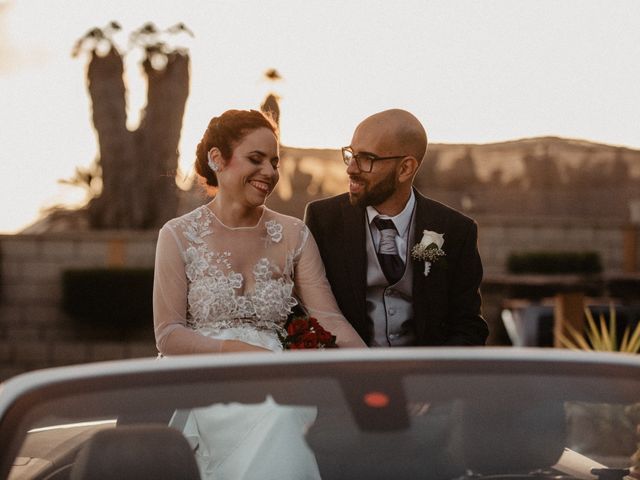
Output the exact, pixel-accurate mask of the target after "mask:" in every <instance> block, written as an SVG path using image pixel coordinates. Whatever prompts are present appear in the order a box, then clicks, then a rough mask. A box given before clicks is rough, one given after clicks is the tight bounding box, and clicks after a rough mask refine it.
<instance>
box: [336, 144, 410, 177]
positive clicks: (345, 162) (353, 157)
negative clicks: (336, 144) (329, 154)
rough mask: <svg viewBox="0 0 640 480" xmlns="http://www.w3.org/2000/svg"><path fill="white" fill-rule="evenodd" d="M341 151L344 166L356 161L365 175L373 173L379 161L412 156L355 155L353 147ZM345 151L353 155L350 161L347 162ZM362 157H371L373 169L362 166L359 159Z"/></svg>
mask: <svg viewBox="0 0 640 480" xmlns="http://www.w3.org/2000/svg"><path fill="white" fill-rule="evenodd" d="M340 151H341V153H342V161H343V162H344V164H345V165H346V166H347V167H348V166H349V165H350V164H351V160H355V161H356V165H357V167H358V170H360V171H361V172H363V173H371V172H372V171H373V164H374V163H375V162H377V161H378V160H393V159H398V158H406V157H409V156H410V155H392V156H390V157H379V156H378V155H376V154H374V153H368V152H366V153H355V152H354V151H353V149H352V148H351V147H342V148H341V149H340ZM345 151H346V152H349V153H351V158H350V159H349V160H347V158H346V157H345V156H344V152H345ZM362 156H367V157H369V158H368V159H369V160H370V161H371V167H370V168H369V170H364V169H363V168H362V167H361V166H360V161H359V160H358V157H362Z"/></svg>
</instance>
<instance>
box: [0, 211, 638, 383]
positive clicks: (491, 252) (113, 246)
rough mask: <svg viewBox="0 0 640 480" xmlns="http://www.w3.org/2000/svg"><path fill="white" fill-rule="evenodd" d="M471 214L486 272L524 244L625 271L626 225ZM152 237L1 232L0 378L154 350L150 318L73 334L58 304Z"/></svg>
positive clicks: (130, 259)
mask: <svg viewBox="0 0 640 480" xmlns="http://www.w3.org/2000/svg"><path fill="white" fill-rule="evenodd" d="M476 220H477V221H478V224H479V248H480V253H481V255H482V258H483V263H484V267H485V276H486V277H487V278H489V277H491V275H494V274H500V273H503V272H504V266H505V262H506V259H507V257H508V255H509V254H510V253H511V252H514V251H518V252H521V251H526V250H570V251H571V250H572V251H584V250H596V251H598V252H600V254H601V256H602V260H603V265H604V268H605V271H606V272H607V273H612V274H616V273H621V272H622V271H623V265H624V258H623V255H624V252H623V251H624V250H625V249H624V248H623V243H624V229H625V227H626V226H625V225H623V224H621V223H620V222H613V221H606V220H602V221H600V222H588V223H587V222H581V221H579V220H576V219H551V220H550V219H526V220H524V221H523V219H505V218H498V217H490V216H483V217H476ZM156 238H157V232H77V233H53V234H46V235H4V236H0V262H1V265H0V266H1V268H0V381H1V380H3V379H6V378H8V377H10V376H12V375H15V374H17V373H20V372H23V371H27V370H31V369H35V368H43V367H48V366H57V365H69V364H76V363H84V362H90V361H99V360H111V359H118V358H132V357H148V356H154V355H155V346H154V342H153V334H152V325H149V339H148V340H144V341H135V342H97V341H81V340H78V339H77V338H76V337H77V336H76V332H74V331H73V329H72V328H71V327H70V326H69V323H70V322H69V321H68V320H69V319H68V318H66V316H65V314H64V313H63V312H62V311H61V308H60V304H61V293H62V292H61V283H60V276H61V273H62V271H64V270H65V269H68V268H85V267H106V266H113V267H117V266H127V267H151V266H153V262H154V255H155V242H156ZM445 241H446V239H445ZM627 251H628V249H627ZM636 259H637V260H638V252H637V251H636ZM636 265H640V261H636ZM500 302H501V298H497V297H496V298H493V297H492V296H490V295H488V296H486V297H485V305H484V309H485V311H486V312H487V313H491V314H490V315H488V316H491V317H495V316H496V314H495V312H497V310H496V309H498V308H499V304H500ZM494 304H495V305H494Z"/></svg>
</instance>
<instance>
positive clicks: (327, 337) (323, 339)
mask: <svg viewBox="0 0 640 480" xmlns="http://www.w3.org/2000/svg"><path fill="white" fill-rule="evenodd" d="M316 336H317V337H318V342H320V343H321V344H323V345H325V346H327V345H329V344H331V343H333V342H332V340H333V335H331V333H329V332H327V331H326V330H324V329H322V331H321V332H316Z"/></svg>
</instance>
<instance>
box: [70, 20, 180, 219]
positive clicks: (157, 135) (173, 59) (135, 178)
mask: <svg viewBox="0 0 640 480" xmlns="http://www.w3.org/2000/svg"><path fill="white" fill-rule="evenodd" d="M119 30H120V26H119V25H118V24H117V23H115V22H111V23H110V24H109V25H107V26H106V27H105V28H93V29H91V30H89V32H87V34H85V35H84V36H83V37H82V38H80V39H79V40H78V42H77V43H76V45H75V46H74V49H73V55H74V56H78V55H80V54H81V53H83V52H88V53H89V59H90V60H89V65H88V68H87V87H88V90H89V95H90V97H91V104H92V120H93V125H94V127H95V129H96V132H97V134H98V144H99V155H98V165H99V168H98V171H99V172H100V174H101V177H102V190H101V192H100V194H99V195H97V196H95V197H94V198H93V199H92V200H91V201H90V203H89V206H88V212H89V224H90V226H91V227H92V228H97V229H121V228H133V229H149V228H157V227H159V226H161V225H162V224H163V223H164V222H165V221H167V220H168V219H169V218H171V217H173V216H175V215H176V213H177V208H178V188H177V186H176V183H175V174H176V172H177V168H178V143H179V140H180V130H181V128H182V118H183V116H184V110H185V104H186V100H187V97H188V95H189V54H188V52H187V51H186V50H185V49H184V48H179V47H174V46H170V45H169V43H168V40H169V39H170V38H173V37H174V36H175V35H178V34H188V35H193V34H192V33H191V32H190V31H189V30H188V29H187V27H186V26H184V24H177V25H175V26H173V27H170V28H168V29H166V30H159V29H158V28H157V27H156V26H155V25H153V24H152V23H147V24H145V25H143V26H142V27H141V28H140V29H138V30H136V31H134V32H133V33H132V34H131V36H130V48H132V49H136V48H137V49H142V50H143V52H144V55H143V61H142V67H143V72H144V75H145V77H146V80H147V104H146V106H145V108H144V110H143V112H142V115H141V119H142V120H141V122H140V125H139V126H138V127H137V128H136V129H135V130H134V131H130V130H128V129H127V125H126V122H127V113H126V86H125V84H124V79H123V73H124V66H123V55H122V54H121V53H120V51H119V49H118V47H117V45H116V43H115V41H114V39H113V36H114V35H115V34H116V33H117V32H118V31H119Z"/></svg>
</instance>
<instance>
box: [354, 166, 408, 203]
mask: <svg viewBox="0 0 640 480" xmlns="http://www.w3.org/2000/svg"><path fill="white" fill-rule="evenodd" d="M351 178H352V179H354V180H357V181H359V182H362V183H363V184H364V188H363V190H362V193H360V194H353V193H351V192H349V202H350V203H351V205H353V206H358V207H362V208H365V207H367V206H369V205H372V206H374V207H375V206H376V205H380V204H381V203H382V202H384V201H385V200H386V199H388V198H389V197H390V196H391V195H393V192H395V191H396V188H397V182H396V172H395V170H392V171H391V172H389V174H388V175H387V176H386V177H384V178H383V179H382V180H380V181H379V182H378V183H376V184H374V185H373V186H371V184H370V182H368V181H367V180H366V179H365V178H363V177H360V176H358V175H351Z"/></svg>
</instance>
